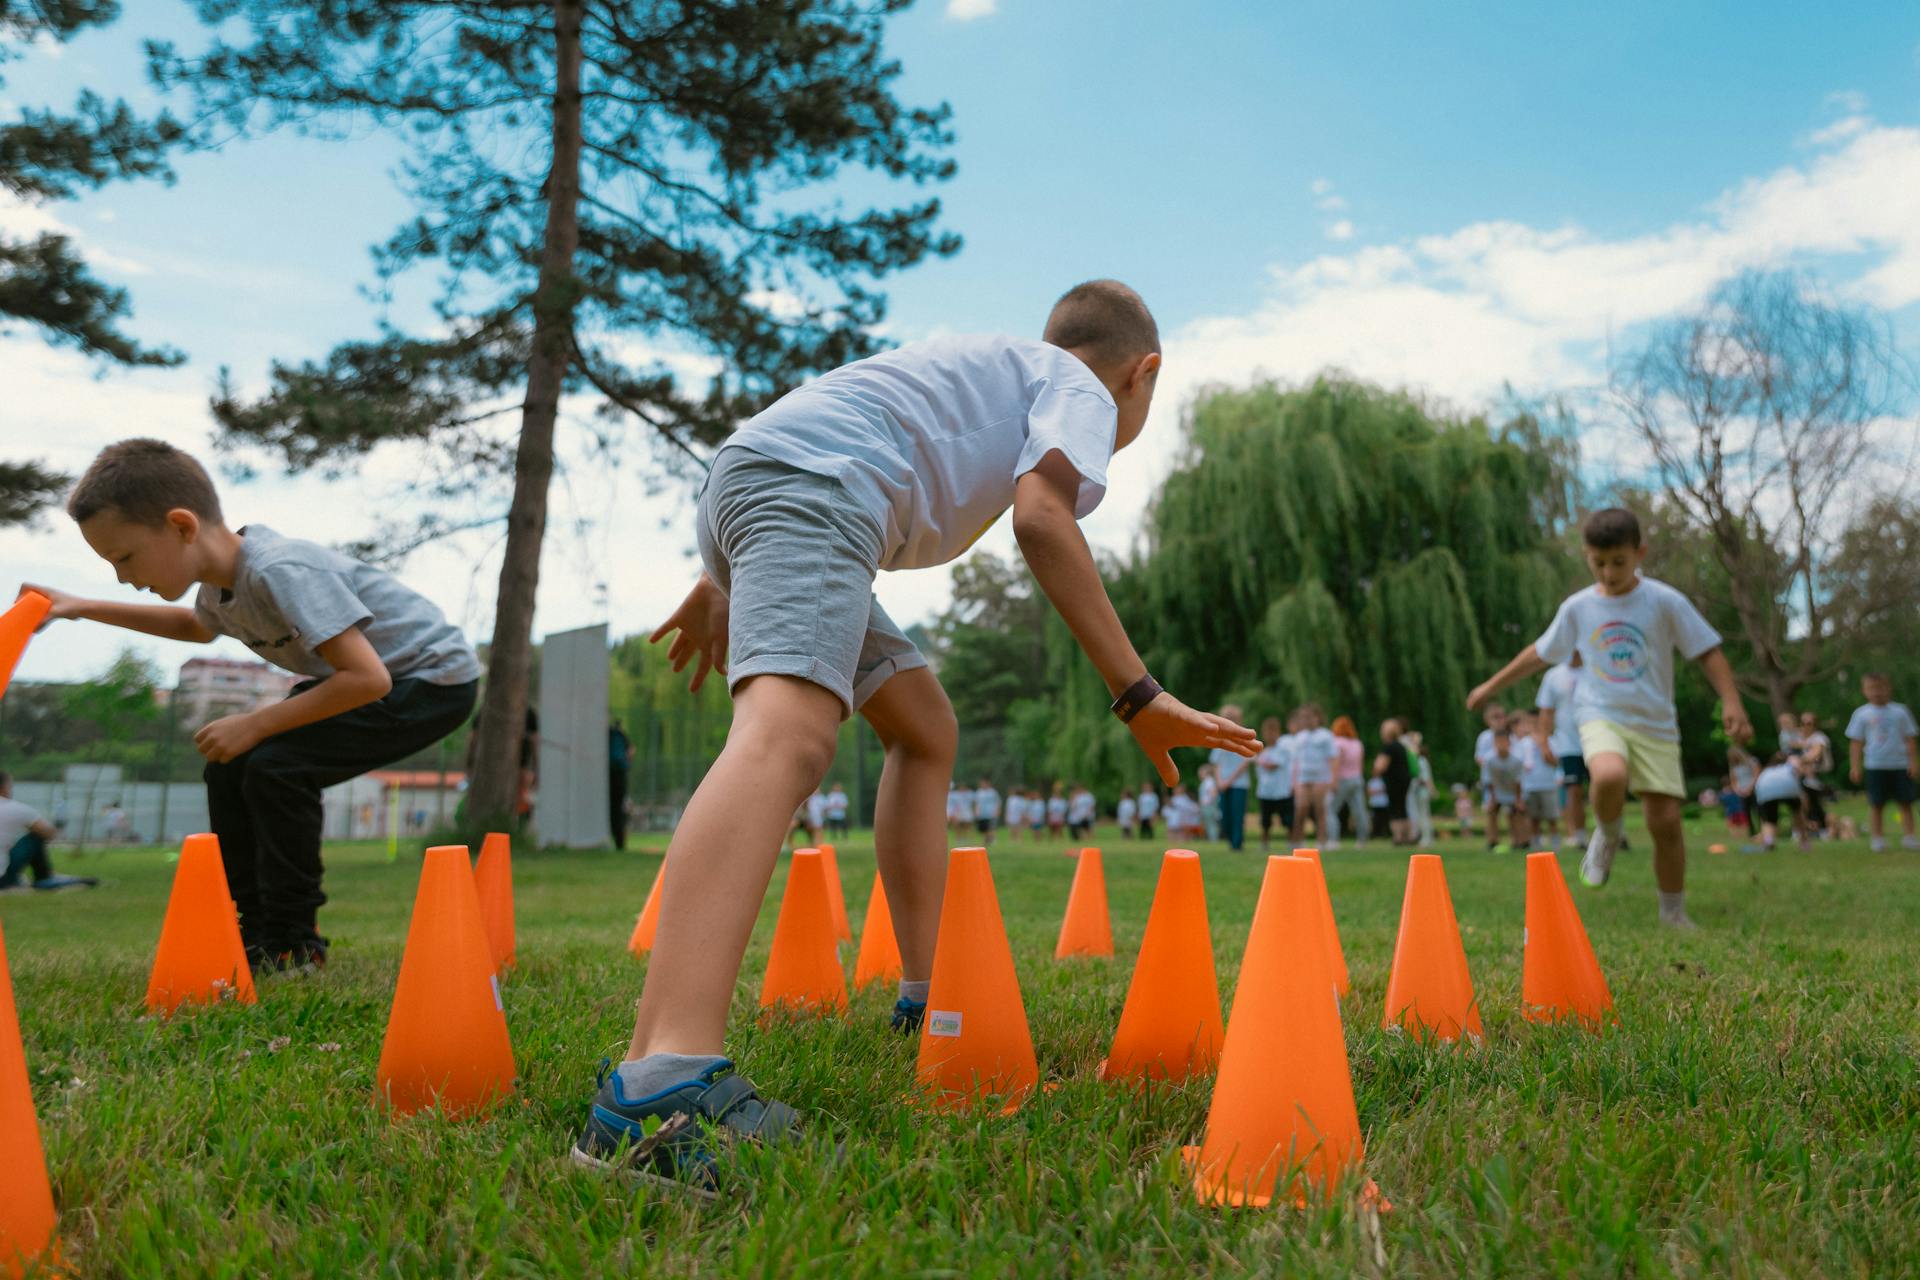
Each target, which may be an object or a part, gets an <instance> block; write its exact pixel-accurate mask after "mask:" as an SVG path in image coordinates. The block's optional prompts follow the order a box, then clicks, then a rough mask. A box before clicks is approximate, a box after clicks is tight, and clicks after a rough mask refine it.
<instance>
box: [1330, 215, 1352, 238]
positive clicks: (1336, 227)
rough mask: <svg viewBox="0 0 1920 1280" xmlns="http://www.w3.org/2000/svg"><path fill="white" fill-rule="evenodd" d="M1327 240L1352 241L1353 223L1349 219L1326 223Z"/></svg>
mask: <svg viewBox="0 0 1920 1280" xmlns="http://www.w3.org/2000/svg"><path fill="white" fill-rule="evenodd" d="M1327 239H1329V240H1351V239H1353V222H1352V221H1351V220H1350V219H1347V218H1341V219H1339V220H1337V221H1335V222H1331V223H1328V224H1327Z"/></svg>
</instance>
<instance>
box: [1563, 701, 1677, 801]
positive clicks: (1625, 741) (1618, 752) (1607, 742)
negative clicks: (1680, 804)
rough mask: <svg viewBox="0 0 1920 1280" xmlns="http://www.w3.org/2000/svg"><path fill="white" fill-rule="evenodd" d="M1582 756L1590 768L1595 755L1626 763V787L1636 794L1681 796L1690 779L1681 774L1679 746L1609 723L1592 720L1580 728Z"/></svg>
mask: <svg viewBox="0 0 1920 1280" xmlns="http://www.w3.org/2000/svg"><path fill="white" fill-rule="evenodd" d="M1580 754H1581V755H1582V756H1584V757H1586V761H1587V768H1588V769H1592V768H1593V758H1594V757H1595V756H1604V755H1615V756H1619V757H1621V758H1622V759H1624V760H1625V761H1626V762H1627V785H1628V786H1629V787H1631V788H1633V790H1634V792H1635V794H1639V795H1656V796H1681V797H1684V796H1685V795H1686V794H1687V780H1686V777H1685V775H1683V774H1682V773H1681V772H1680V744H1679V743H1678V742H1667V741H1665V740H1664V739H1661V738H1655V737H1652V736H1651V735H1649V734H1644V733H1641V732H1639V731H1638V730H1634V729H1626V728H1622V727H1621V726H1620V725H1617V724H1614V723H1612V722H1611V721H1608V720H1589V721H1587V722H1586V723H1585V724H1583V725H1581V726H1580Z"/></svg>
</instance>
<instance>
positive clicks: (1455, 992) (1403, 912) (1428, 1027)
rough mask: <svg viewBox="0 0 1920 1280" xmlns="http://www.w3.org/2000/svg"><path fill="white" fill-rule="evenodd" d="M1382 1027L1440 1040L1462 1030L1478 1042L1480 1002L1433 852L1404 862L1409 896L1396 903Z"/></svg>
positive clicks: (1455, 1036) (1437, 857)
mask: <svg viewBox="0 0 1920 1280" xmlns="http://www.w3.org/2000/svg"><path fill="white" fill-rule="evenodd" d="M1380 1025H1381V1026H1383V1027H1389V1028H1391V1027H1396V1026H1397V1027H1405V1028H1406V1029H1407V1030H1408V1031H1412V1032H1415V1033H1421V1032H1425V1033H1430V1034H1432V1035H1434V1036H1436V1037H1438V1038H1439V1039H1441V1040H1458V1039H1459V1038H1460V1036H1461V1033H1462V1032H1464V1033H1465V1034H1467V1035H1468V1036H1470V1037H1472V1038H1473V1039H1474V1040H1476V1041H1477V1040H1479V1039H1480V1038H1481V1037H1482V1036H1483V1035H1484V1034H1485V1032H1484V1031H1483V1030H1482V1029H1481V1026H1480V1006H1479V1005H1478V1004H1476V1003H1475V1002H1474V999H1473V979H1472V978H1471V977H1470V976H1469V975H1468V973H1467V952H1466V948H1465V947H1463V946H1462V945H1461V944H1460V926H1459V924H1458V922H1456V921H1455V919H1454V916H1453V895H1451V894H1450V893H1448V892H1447V873H1446V869H1445V868H1444V867H1442V866H1441V863H1440V855H1439V854H1437V853H1416V854H1414V855H1413V856H1412V857H1411V858H1409V859H1408V860H1407V894H1406V897H1405V898H1404V899H1403V900H1402V901H1401V903H1400V937H1399V940H1398V941H1396V942H1395V943H1394V944H1393V973H1392V976H1391V977H1389V978H1388V979H1387V1012H1386V1016H1385V1017H1384V1018H1382V1019H1381V1022H1380Z"/></svg>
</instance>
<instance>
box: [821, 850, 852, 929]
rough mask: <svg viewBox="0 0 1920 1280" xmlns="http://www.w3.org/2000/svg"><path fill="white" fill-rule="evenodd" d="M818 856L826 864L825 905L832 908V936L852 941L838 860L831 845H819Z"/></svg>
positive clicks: (845, 896)
mask: <svg viewBox="0 0 1920 1280" xmlns="http://www.w3.org/2000/svg"><path fill="white" fill-rule="evenodd" d="M820 858H821V860H822V861H823V862H825V863H826V864H827V905H829V906H831V907H832V908H833V936H834V937H836V938H838V939H840V941H842V942H852V941H853V926H852V925H851V924H849V923H848V922H847V895H846V892H845V891H844V890H843V889H842V888H841V886H840V862H839V860H838V859H837V858H836V857H835V856H834V852H833V846H832V845H830V844H823V845H821V846H820Z"/></svg>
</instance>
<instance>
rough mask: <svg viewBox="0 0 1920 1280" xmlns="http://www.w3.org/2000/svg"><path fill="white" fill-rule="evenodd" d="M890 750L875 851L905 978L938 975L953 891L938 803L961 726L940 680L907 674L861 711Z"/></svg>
mask: <svg viewBox="0 0 1920 1280" xmlns="http://www.w3.org/2000/svg"><path fill="white" fill-rule="evenodd" d="M860 714H861V715H863V716H865V717H866V719H867V723H868V724H870V725H872V726H873V731H874V732H875V733H876V734H878V735H879V736H880V742H881V745H882V746H884V747H885V748H886V751H887V756H886V762H885V763H884V764H883V765H881V767H880V794H879V796H878V798H877V799H876V801H875V803H874V814H873V851H874V856H875V858H876V859H877V860H878V861H879V864H880V883H881V884H882V885H884V886H885V887H886V891H887V909H888V910H889V911H890V912H891V913H892V915H893V933H894V938H895V940H896V941H898V942H899V944H900V968H901V976H902V978H903V980H904V981H907V982H924V981H926V980H927V979H929V978H931V977H932V976H933V947H934V941H935V938H936V937H937V935H938V933H939V929H940V903H941V899H942V898H943V897H944V896H945V894H946V890H947V847H946V842H945V841H944V840H942V839H941V832H940V823H939V813H940V808H939V800H940V797H941V796H943V795H945V794H946V791H947V784H948V783H949V782H950V781H952V779H953V761H954V757H955V755H956V754H957V753H958V751H959V744H960V727H959V724H958V722H957V721H956V720H955V719H954V715H953V705H952V704H951V703H949V702H948V701H947V693H946V690H944V689H942V688H941V687H940V681H939V679H938V678H937V677H936V676H935V675H934V674H933V672H931V671H929V670H927V669H926V668H925V667H920V668H917V669H915V670H912V671H903V672H901V673H900V674H898V675H896V676H894V677H893V678H892V679H890V680H888V681H887V682H886V683H885V684H883V685H881V686H880V688H879V690H878V691H876V692H875V693H874V695H873V696H872V697H871V698H868V699H867V702H866V705H865V706H863V707H861V708H860Z"/></svg>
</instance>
